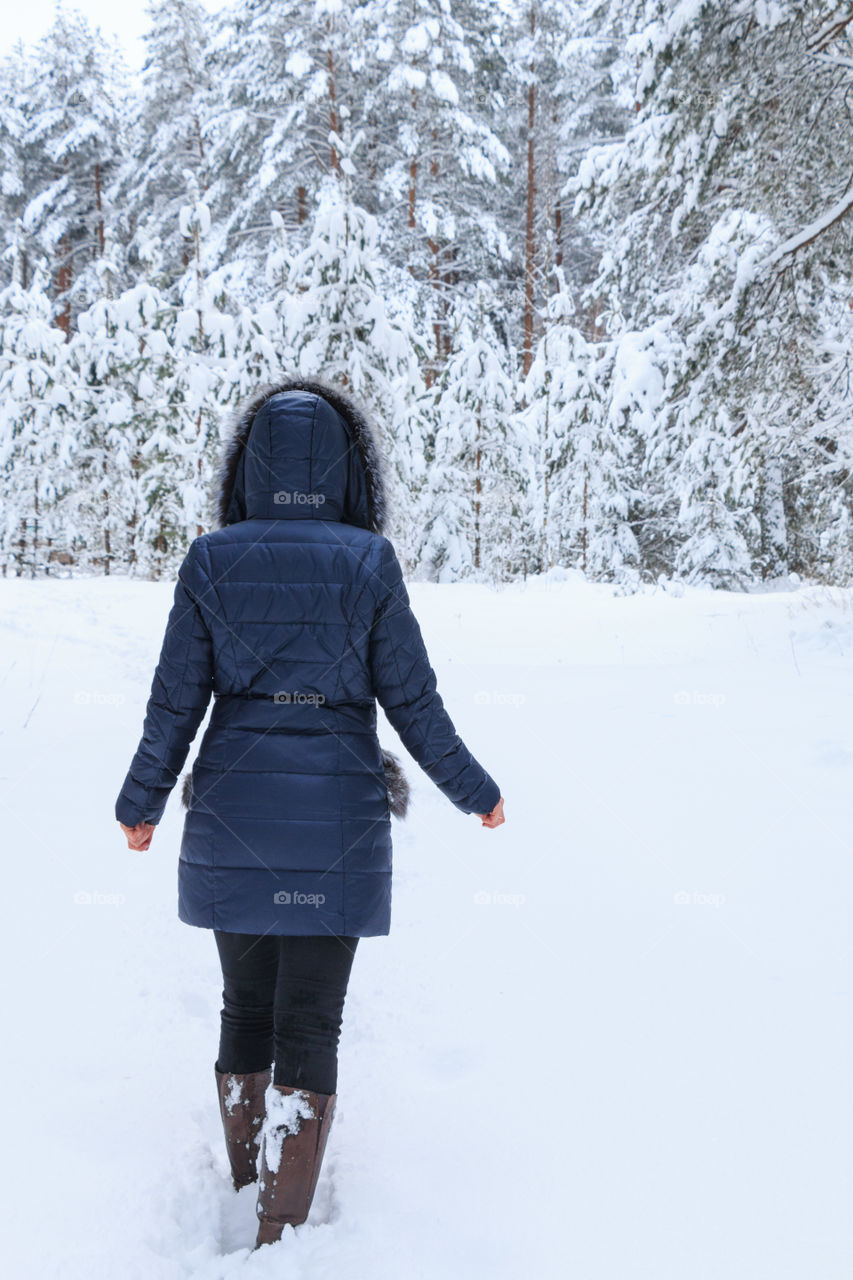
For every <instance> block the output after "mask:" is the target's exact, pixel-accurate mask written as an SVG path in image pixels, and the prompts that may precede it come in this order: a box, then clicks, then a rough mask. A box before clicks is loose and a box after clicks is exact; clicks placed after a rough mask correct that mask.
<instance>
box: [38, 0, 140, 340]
mask: <svg viewBox="0 0 853 1280" xmlns="http://www.w3.org/2000/svg"><path fill="white" fill-rule="evenodd" d="M27 70H28V74H27V80H26V86H25V88H24V89H23V90H22V92H21V94H20V97H19V103H20V109H21V111H22V112H23V113H24V114H25V116H26V120H27V131H26V136H25V147H26V156H25V164H26V174H27V180H26V187H27V195H28V203H27V206H26V209H25V210H24V213H23V223H24V229H25V231H26V232H27V235H28V236H29V237H30V238H31V241H32V245H33V246H34V247H35V248H37V250H38V252H39V253H41V254H42V255H43V256H45V257H46V258H47V259H48V261H49V262H50V263H51V268H52V281H51V294H52V297H53V301H54V308H55V311H54V314H55V316H56V323H57V324H58V325H59V327H60V328H61V329H62V331H63V333H64V334H65V336H66V339H67V338H69V337H70V336H71V330H72V326H73V320H74V316H75V315H76V314H77V312H78V311H80V310H82V309H85V307H87V306H88V305H89V304H90V302H92V300H93V299H94V298H96V297H97V296H98V283H99V281H98V274H97V271H96V270H95V263H96V262H97V260H98V258H99V257H100V256H101V255H102V254H103V252H104V246H105V240H106V233H107V230H108V228H109V227H110V225H111V224H112V222H113V220H114V216H115V215H114V211H113V210H112V208H111V207H110V206H109V202H108V199H107V189H108V185H109V183H110V180H111V178H112V174H113V172H114V170H115V167H116V165H117V163H118V160H119V157H120V156H121V155H122V152H123V134H122V123H123V118H122V114H121V112H120V111H119V109H118V105H117V103H118V100H119V97H120V94H121V92H122V90H121V89H120V87H119V86H121V85H122V83H123V81H124V79H125V77H126V69H125V64H124V60H123V57H122V54H121V51H120V48H119V46H118V44H117V42H116V41H114V40H113V41H111V42H108V41H106V40H105V39H104V38H103V36H101V34H100V32H99V31H97V32H96V31H93V30H92V29H91V27H90V26H89V24H88V23H87V21H86V19H85V18H84V17H83V15H82V14H81V13H79V12H78V11H77V10H75V9H64V8H61V7H57V10H56V16H55V18H54V22H53V25H52V27H51V29H50V30H49V31H48V32H47V34H46V35H45V36H44V37H43V38H42V39H41V40H40V41H38V43H37V44H36V45H35V47H34V49H33V51H32V57H31V58H30V59H29V60H28V64H27Z"/></svg>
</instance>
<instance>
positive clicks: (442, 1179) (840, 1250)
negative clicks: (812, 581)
mask: <svg viewBox="0 0 853 1280" xmlns="http://www.w3.org/2000/svg"><path fill="white" fill-rule="evenodd" d="M171 594H172V588H171V586H170V585H169V584H149V583H135V582H130V581H127V580H124V579H113V580H95V581H61V582H53V583H42V582H38V583H33V582H26V581H22V582H18V581H5V582H2V583H0V616H1V617H2V623H1V624H0V626H2V631H0V645H1V646H2V647H0V696H2V706H3V732H2V737H0V744H2V748H3V762H2V767H0V774H2V791H1V792H0V798H2V815H3V832H4V836H5V840H4V845H5V851H4V852H5V858H4V862H5V868H6V871H5V875H4V880H3V889H4V893H3V929H2V939H3V947H4V950H5V956H4V976H5V979H6V995H5V1000H4V1005H3V1018H4V1024H5V1025H4V1031H5V1036H4V1044H5V1048H4V1059H5V1080H4V1084H5V1087H4V1090H3V1094H4V1097H5V1105H4V1107H3V1121H2V1124H3V1150H4V1155H3V1166H4V1174H5V1178H4V1182H5V1191H4V1195H3V1199H4V1202H5V1207H6V1209H7V1211H8V1213H9V1223H10V1225H9V1227H8V1228H7V1230H6V1232H5V1242H4V1245H3V1254H4V1255H5V1264H4V1270H5V1272H6V1274H7V1275H9V1276H13V1277H15V1280H24V1278H25V1277H39V1278H41V1277H45V1278H47V1277H49V1278H50V1280H54V1278H58V1280H102V1278H103V1280H115V1278H116V1277H118V1276H121V1277H123V1278H124V1280H137V1278H138V1280H173V1278H175V1280H177V1278H179V1277H194V1278H198V1280H215V1278H218V1277H232V1276H237V1275H240V1276H243V1275H245V1276H246V1277H254V1276H258V1277H273V1276H276V1277H286V1278H287V1280H303V1278H305V1280H308V1278H309V1277H310V1280H327V1278H328V1280H332V1278H333V1277H334V1278H335V1280H339V1278H341V1277H346V1278H347V1280H415V1278H417V1277H424V1278H425V1280H445V1278H449V1280H455V1278H456V1277H459V1278H460V1280H462V1278H467V1277H477V1278H479V1277H483V1280H522V1278H525V1280H527V1278H528V1277H529V1278H530V1280H563V1278H564V1277H571V1278H573V1280H574V1278H576V1280H641V1278H642V1280H646V1278H648V1280H787V1278H789V1277H790V1278H791V1280H836V1278H837V1280H842V1278H843V1280H849V1277H850V1276H851V1275H853V1231H851V1226H850V1218H851V1211H850V1206H851V1203H853V1114H851V1112H853V1102H851V1098H853V1087H852V1086H851V1081H853V1037H851V961H853V936H851V901H853V869H851V857H850V845H851V839H850V831H851V804H850V778H851V770H853V714H852V713H853V663H852V662H851V657H853V595H851V593H848V592H840V591H835V592H828V591H818V590H800V591H798V592H777V593H769V594H760V595H758V594H756V595H728V594H721V593H717V594H714V593H710V592H705V591H698V590H697V591H688V592H687V593H685V594H683V595H680V596H676V595H670V594H667V593H665V592H663V591H661V590H657V591H650V592H648V593H645V594H641V595H637V596H633V597H617V596H614V595H613V593H612V592H610V591H609V590H608V589H607V588H605V587H593V586H587V585H584V584H582V583H579V582H577V581H575V580H573V579H571V578H568V579H567V580H563V581H560V580H555V579H551V580H545V581H538V582H531V583H529V584H527V586H522V585H518V586H513V587H511V588H507V589H506V590H504V591H500V592H496V591H491V590H488V589H486V588H484V587H476V586H450V587H433V586H427V585H416V586H414V587H413V588H412V598H413V602H414V605H415V608H416V610H417V612H418V614H419V616H420V618H421V620H422V626H423V630H424V633H425V636H426V639H427V643H428V645H429V648H430V652H431V655H432V657H433V661H434V663H435V665H436V668H437V670H438V674H439V687H440V689H441V690H442V692H443V695H444V697H445V700H446V702H447V704H448V706H449V708H450V710H451V714H452V715H453V717H454V719H455V721H456V724H457V727H458V728H459V730H460V732H461V733H462V734H463V735H464V736H465V738H466V740H467V741H468V742H469V745H470V746H471V748H472V749H473V750H474V751H475V753H476V754H477V755H478V756H480V758H481V759H482V760H483V762H484V763H485V764H486V766H487V767H488V768H489V769H490V770H491V771H492V772H493V774H494V775H495V777H496V778H497V780H498V782H499V783H500V784H501V787H502V788H503V791H504V794H505V796H506V809H507V818H508V821H507V824H506V826H504V827H502V828H501V829H500V830H498V831H494V832H491V831H485V830H483V829H482V828H481V827H480V825H479V823H478V822H477V820H476V819H475V818H470V817H468V818H466V817H465V816H464V815H462V814H460V813H459V812H457V811H456V810H455V809H454V808H453V807H452V806H451V805H449V804H448V803H447V802H446V801H445V800H444V799H443V798H442V796H441V795H440V794H439V793H438V792H437V791H435V790H433V789H431V787H430V785H429V783H428V782H427V780H426V778H425V777H424V776H423V775H422V774H420V773H419V772H418V771H417V770H416V768H415V766H414V765H413V764H412V763H411V762H410V765H409V773H410V775H411V778H412V780H413V782H414V784H415V790H414V801H413V805H412V809H411V811H410V817H409V819H408V820H407V821H406V822H405V823H404V824H395V837H396V879H395V889H394V918H393V925H392V932H391V935H390V937H388V938H376V939H367V940H365V941H363V942H362V944H361V947H360V949H359V953H358V955H357V957H356V963H355V967H354V970H353V978H352V983H351V988H350V997H349V1001H348V1007H347V1014H346V1022H345V1027H344V1034H343V1042H342V1046H341V1060H340V1078H339V1112H338V1118H337V1120H336V1123H335V1126H334V1128H333V1131H332V1137H331V1140H330V1147H329V1153H328V1157H327V1162H326V1166H325V1170H324V1174H323V1177H322V1180H321V1184H320V1188H319V1190H318V1195H317V1199H316V1201H315V1207H314V1211H313V1213H312V1218H311V1220H310V1221H309V1223H308V1224H306V1226H304V1227H301V1228H299V1229H298V1230H297V1231H296V1232H295V1233H294V1232H293V1231H292V1230H291V1229H288V1230H287V1231H286V1233H285V1238H284V1240H283V1241H282V1243H281V1245H279V1246H276V1247H274V1248H270V1249H265V1250H262V1251H260V1252H259V1253H258V1254H251V1253H250V1252H249V1249H250V1246H251V1244H252V1242H253V1238H254V1237H253V1226H254V1200H253V1195H252V1191H251V1189H247V1190H246V1191H244V1192H242V1193H241V1194H240V1195H239V1196H235V1195H234V1193H233V1192H232V1191H231V1190H230V1187H229V1183H228V1181H227V1179H226V1166H225V1159H224V1153H223V1150H222V1143H221V1139H220V1133H219V1121H218V1114H217V1109H216V1099H215V1090H214V1081H213V1061H214V1057H215V1052H216V1042H217V1019H218V1007H219V1006H218V1000H219V973H218V968H217V963H216V958H215V948H214V944H213V939H212V937H211V936H210V934H208V933H207V932H206V931H203V930H195V929H191V928H188V927H186V926H184V925H182V924H181V923H180V922H179V921H178V919H177V916H176V858H177V850H178V843H179V835H180V822H181V811H180V808H179V805H178V803H177V796H173V798H172V800H171V801H170V804H169V808H168V810H167V814H166V817H165V818H164V821H163V822H162V824H161V826H160V829H159V830H158V831H157V833H156V835H155V838H154V841H153V844H152V846H151V849H150V851H149V852H148V853H145V854H132V853H130V852H128V850H127V849H126V847H125V846H124V842H123V840H122V838H121V835H120V832H119V829H118V827H117V826H116V824H115V821H114V818H113V803H114V800H115V795H116V793H117V791H118V788H119V785H120V783H121V781H122V778H123V776H124V773H125V770H126V768H127V765H128V763H129V761H130V757H131V755H132V753H133V750H134V748H135V746H136V742H137V739H138V736H139V732H140V729H141V722H142V713H143V707H144V702H145V698H146V696H147V692H148V687H149V684H150V678H151V673H152V670H153V665H154V662H155V659H156V657H157V653H158V650H159V643H160V638H161V635H162V629H163V626H164V623H165V619H166V614H167V612H168V608H169V605H170V602H171ZM383 741H384V742H386V743H387V744H388V745H389V746H391V747H392V748H394V746H395V743H396V738H395V736H394V735H393V733H392V732H391V731H390V730H389V729H388V728H387V726H386V727H385V732H384V734H383Z"/></svg>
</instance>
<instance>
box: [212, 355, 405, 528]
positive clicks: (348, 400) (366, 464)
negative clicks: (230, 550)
mask: <svg viewBox="0 0 853 1280" xmlns="http://www.w3.org/2000/svg"><path fill="white" fill-rule="evenodd" d="M213 505H214V518H215V522H216V527H217V528H223V527H224V526H225V525H228V524H234V523H236V522H237V521H239V520H247V519H253V518H260V519H272V518H277V519H278V518H281V519H288V518H290V519H293V518H298V519H306V518H310V517H315V518H318V519H325V520H340V521H342V522H343V523H345V524H354V525H359V526H361V527H362V528H365V529H369V530H371V532H373V533H382V531H383V529H384V527H385V523H386V515H387V512H386V489H385V479H384V464H383V459H382V453H381V448H380V444H379V434H378V431H377V429H376V428H375V427H374V426H373V425H372V423H371V422H370V420H369V418H368V416H367V413H366V412H365V410H364V409H363V408H362V407H361V406H360V405H359V404H357V403H356V401H355V400H353V398H352V397H351V396H350V395H349V394H348V393H346V392H344V391H342V390H341V389H340V388H339V387H337V386H335V385H334V384H333V383H331V382H326V381H324V380H321V379H319V378H312V379H305V378H288V379H285V380H284V381H282V382H279V383H275V384H270V385H267V386H264V387H261V388H259V389H258V391H256V392H255V394H254V395H253V396H252V397H251V398H250V399H249V400H247V401H246V402H245V403H244V404H243V405H241V406H240V408H239V410H238V411H237V414H236V415H235V417H234V419H233V421H232V425H231V428H230V431H229V432H228V435H227V440H226V444H225V449H224V453H223V457H222V461H221V464H220V468H219V475H218V478H217V485H216V490H215V494H214V504H213Z"/></svg>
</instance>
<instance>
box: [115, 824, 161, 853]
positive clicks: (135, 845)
mask: <svg viewBox="0 0 853 1280" xmlns="http://www.w3.org/2000/svg"><path fill="white" fill-rule="evenodd" d="M118 825H119V826H120V827H121V829H122V831H123V832H124V834H125V835H126V836H127V847H128V849H139V850H144V849H147V848H148V847H149V846H150V844H151V837H152V836H153V835H154V831H155V829H156V828H155V826H154V824H153V823H151V822H137V824H136V826H135V827H126V826H125V825H124V823H123V822H120V823H119V824H118Z"/></svg>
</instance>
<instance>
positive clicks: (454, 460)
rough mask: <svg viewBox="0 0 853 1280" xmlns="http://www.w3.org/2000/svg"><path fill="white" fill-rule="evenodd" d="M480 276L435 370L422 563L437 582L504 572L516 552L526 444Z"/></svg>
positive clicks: (520, 556)
mask: <svg viewBox="0 0 853 1280" xmlns="http://www.w3.org/2000/svg"><path fill="white" fill-rule="evenodd" d="M494 310H495V299H494V297H493V295H492V294H491V292H490V290H489V289H488V287H487V286H486V285H485V284H481V285H480V286H479V287H478V288H477V290H476V292H475V295H474V298H473V300H472V301H471V303H462V304H459V305H458V307H457V309H456V312H455V313H454V314H453V315H452V317H451V320H452V325H453V339H454V341H453V351H452V353H451V355H450V358H449V359H448V361H447V363H446V365H445V367H444V369H443V370H442V373H441V377H440V381H439V384H438V387H437V390H438V394H437V396H436V405H435V411H434V415H433V416H434V418H435V421H436V422H437V423H438V427H437V430H436V433H435V444H434V448H433V451H432V459H431V464H430V467H429V477H428V481H427V484H426V486H425V491H424V500H423V508H424V529H423V542H422V545H421V548H420V552H419V560H420V565H421V567H422V569H423V570H424V571H425V572H426V573H427V574H428V576H429V577H431V578H434V579H437V580H438V581H441V582H451V581H455V580H456V579H459V578H464V577H469V576H475V577H478V578H481V579H483V580H497V581H506V580H507V579H509V578H511V577H513V576H515V575H517V574H518V573H520V571H521V569H522V568H523V566H524V563H525V558H526V548H525V546H524V534H525V524H524V515H525V510H526V506H527V502H528V493H527V489H528V483H529V452H530V451H529V449H528V448H527V440H526V438H525V436H524V434H523V424H522V421H521V419H520V418H519V417H517V416H516V415H515V413H514V409H515V405H514V400H513V392H514V379H513V377H512V376H511V374H510V372H509V368H508V365H509V361H508V359H507V352H506V350H505V348H503V347H502V344H501V342H500V339H499V337H498V336H497V334H496V333H495V330H494V327H493V325H492V322H491V315H492V313H493V312H494Z"/></svg>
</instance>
